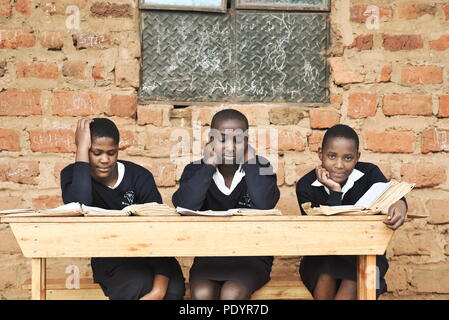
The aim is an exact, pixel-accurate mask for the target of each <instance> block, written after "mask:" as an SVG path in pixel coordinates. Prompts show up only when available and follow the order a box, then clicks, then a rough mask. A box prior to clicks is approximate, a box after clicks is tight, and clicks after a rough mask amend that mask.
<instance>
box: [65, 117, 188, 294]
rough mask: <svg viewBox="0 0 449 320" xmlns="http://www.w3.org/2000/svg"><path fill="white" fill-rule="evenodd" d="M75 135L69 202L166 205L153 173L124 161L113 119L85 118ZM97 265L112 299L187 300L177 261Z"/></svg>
mask: <svg viewBox="0 0 449 320" xmlns="http://www.w3.org/2000/svg"><path fill="white" fill-rule="evenodd" d="M75 136H76V147H77V149H76V158H75V163H73V164H70V165H68V166H67V167H65V168H64V169H63V170H62V171H61V189H62V198H63V200H64V203H69V202H80V203H82V204H84V205H88V206H95V207H100V208H103V209H116V210H120V209H123V208H124V207H126V206H128V205H131V204H142V203H148V202H158V203H162V198H161V195H160V193H159V191H158V189H157V187H156V184H155V182H154V178H153V175H152V174H151V172H150V171H148V170H147V169H145V168H143V167H141V166H139V165H137V164H135V163H132V162H129V161H123V160H120V161H118V152H119V140H120V136H119V131H118V129H117V127H116V126H115V124H114V123H113V122H112V121H111V120H109V119H105V118H95V119H90V118H86V119H81V120H79V121H78V126H77V128H76V133H75ZM129 232H130V233H132V232H133V230H132V229H130V230H129ZM92 245H93V246H95V243H92ZM91 265H92V270H93V276H94V280H95V282H97V283H99V284H100V286H101V288H102V289H103V291H104V293H105V295H106V296H108V297H109V298H110V299H111V300H116V299H119V300H137V299H141V300H161V299H167V300H168V299H181V300H182V299H183V297H184V291H185V288H184V278H183V275H182V271H181V268H180V266H179V264H178V261H177V260H176V259H175V258H153V257H127V258H120V257H109V258H92V259H91Z"/></svg>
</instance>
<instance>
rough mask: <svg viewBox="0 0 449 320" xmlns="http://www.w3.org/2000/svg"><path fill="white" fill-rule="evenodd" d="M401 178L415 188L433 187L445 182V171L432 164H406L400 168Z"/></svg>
mask: <svg viewBox="0 0 449 320" xmlns="http://www.w3.org/2000/svg"><path fill="white" fill-rule="evenodd" d="M401 177H402V181H406V182H409V183H415V184H416V186H415V187H417V188H420V187H435V186H438V185H440V184H442V183H444V182H445V181H446V169H445V168H444V167H442V166H439V165H436V164H432V163H406V164H403V165H402V166H401Z"/></svg>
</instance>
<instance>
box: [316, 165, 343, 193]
mask: <svg viewBox="0 0 449 320" xmlns="http://www.w3.org/2000/svg"><path fill="white" fill-rule="evenodd" d="M315 173H316V178H317V180H318V181H319V182H321V183H322V184H324V185H325V186H326V187H328V188H329V189H330V190H332V191H335V192H341V186H340V184H339V183H338V182H335V181H334V180H332V179H331V178H330V175H329V172H328V171H327V170H326V169H324V168H323V167H321V166H319V167H317V168H316V169H315Z"/></svg>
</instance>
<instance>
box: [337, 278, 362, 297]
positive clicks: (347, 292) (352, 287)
mask: <svg viewBox="0 0 449 320" xmlns="http://www.w3.org/2000/svg"><path fill="white" fill-rule="evenodd" d="M356 299H357V282H356V281H354V280H346V279H345V280H342V281H341V284H340V287H339V288H338V291H337V294H336V295H335V300H356Z"/></svg>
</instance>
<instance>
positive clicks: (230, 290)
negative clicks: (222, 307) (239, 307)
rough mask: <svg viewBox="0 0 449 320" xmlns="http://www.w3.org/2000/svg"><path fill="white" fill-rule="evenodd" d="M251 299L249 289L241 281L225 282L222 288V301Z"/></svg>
mask: <svg viewBox="0 0 449 320" xmlns="http://www.w3.org/2000/svg"><path fill="white" fill-rule="evenodd" d="M246 299H249V294H248V289H247V288H246V287H245V286H244V285H243V283H241V282H239V281H233V280H228V281H225V283H224V284H223V286H222V287H221V292H220V300H246Z"/></svg>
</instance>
